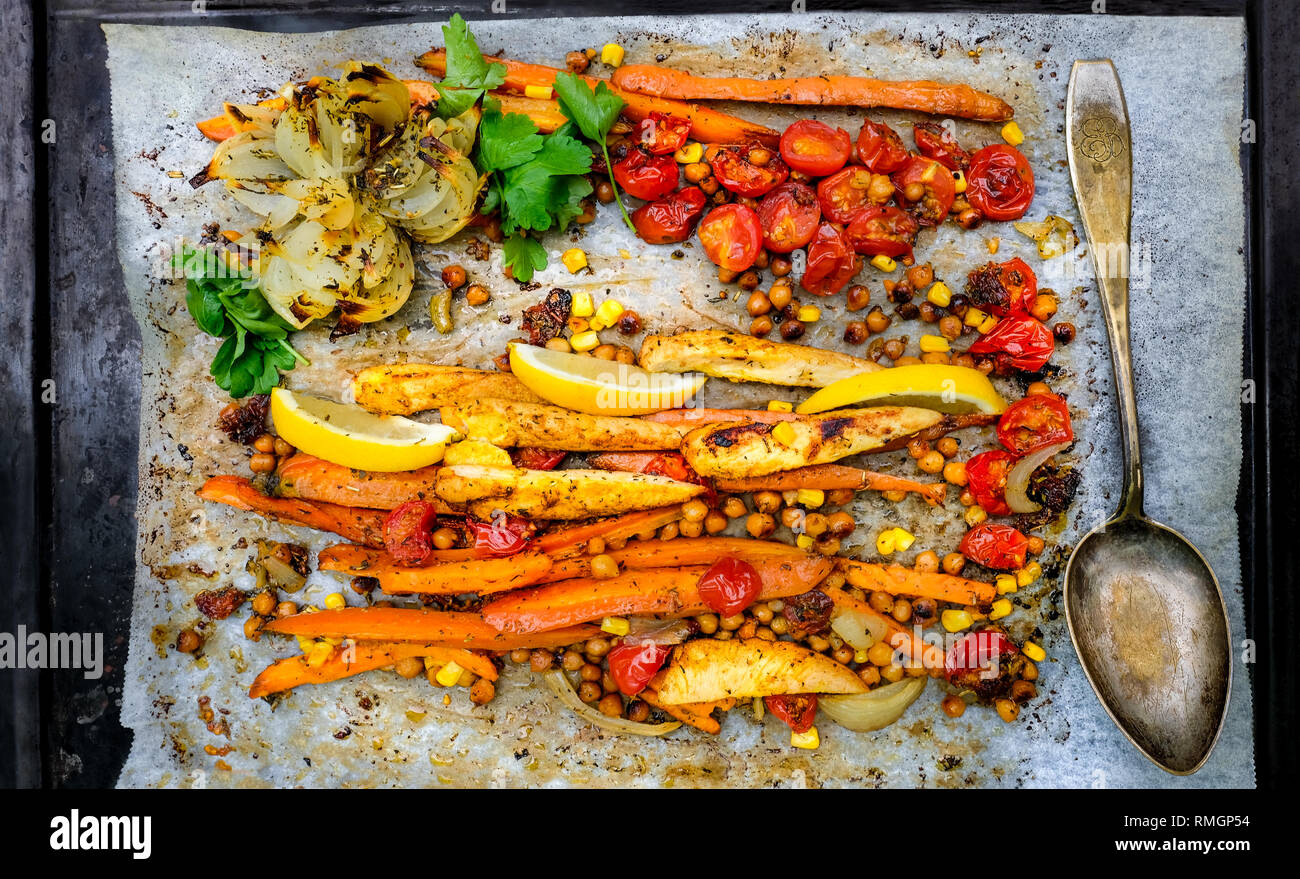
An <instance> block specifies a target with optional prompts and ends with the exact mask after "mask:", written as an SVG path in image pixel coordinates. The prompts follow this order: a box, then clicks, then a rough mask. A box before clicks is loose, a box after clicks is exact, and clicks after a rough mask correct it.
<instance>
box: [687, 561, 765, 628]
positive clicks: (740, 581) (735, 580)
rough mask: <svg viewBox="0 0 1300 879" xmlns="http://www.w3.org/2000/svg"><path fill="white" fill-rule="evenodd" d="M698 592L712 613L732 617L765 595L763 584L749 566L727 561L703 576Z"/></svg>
mask: <svg viewBox="0 0 1300 879" xmlns="http://www.w3.org/2000/svg"><path fill="white" fill-rule="evenodd" d="M698 588H699V591H700V600H701V601H703V602H704V603H705V604H706V605H707V606H708V608H709V610H711V611H713V612H714V613H720V614H722V615H723V616H728V617H729V616H734V615H736V614H738V613H740V612H741V611H742V610H744V609H745V608H747V607H749V606H750V605H751V604H753V603H754V600H755V599H756V598H758V594H759V593H760V592H762V591H763V580H762V578H760V577H759V576H758V570H757V569H755V567H754V566H753V565H751V564H750V563H749V562H746V561H741V560H740V559H736V558H724V559H719V560H718V561H716V562H714V563H713V566H712V567H710V568H709V569H708V570H707V571H705V572H704V574H703V575H701V576H700V582H699V586H698Z"/></svg>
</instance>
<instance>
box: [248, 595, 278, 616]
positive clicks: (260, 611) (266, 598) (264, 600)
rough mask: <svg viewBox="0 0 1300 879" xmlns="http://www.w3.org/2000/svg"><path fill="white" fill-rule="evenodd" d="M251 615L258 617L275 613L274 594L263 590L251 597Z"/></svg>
mask: <svg viewBox="0 0 1300 879" xmlns="http://www.w3.org/2000/svg"><path fill="white" fill-rule="evenodd" d="M252 606H253V613H255V614H257V615H259V616H264V617H265V616H270V615H271V614H272V613H274V612H275V593H274V592H273V591H271V590H270V589H264V590H262V591H261V592H259V593H257V594H256V595H254V596H253V601H252Z"/></svg>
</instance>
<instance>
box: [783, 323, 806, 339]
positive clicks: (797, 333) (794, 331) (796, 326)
mask: <svg viewBox="0 0 1300 879" xmlns="http://www.w3.org/2000/svg"><path fill="white" fill-rule="evenodd" d="M806 329H807V327H805V326H804V323H803V321H801V320H787V321H783V322H782V323H781V338H782V339H785V340H786V341H787V342H793V341H794V340H795V339H798V338H800V337H801V336H803V334H804V331H805V330H806Z"/></svg>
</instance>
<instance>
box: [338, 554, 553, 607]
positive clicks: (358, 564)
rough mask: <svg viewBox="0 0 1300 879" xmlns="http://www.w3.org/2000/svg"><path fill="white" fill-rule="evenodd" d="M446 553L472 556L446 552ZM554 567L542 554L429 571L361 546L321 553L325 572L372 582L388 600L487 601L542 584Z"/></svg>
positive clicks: (446, 563) (437, 564) (437, 563)
mask: <svg viewBox="0 0 1300 879" xmlns="http://www.w3.org/2000/svg"><path fill="white" fill-rule="evenodd" d="M445 552H454V553H459V552H471V551H470V550H445ZM553 564H554V563H553V562H552V561H551V557H550V556H548V555H546V553H543V552H536V551H525V552H521V553H517V554H515V555H512V556H509V557H507V558H487V559H476V558H467V559H449V560H434V561H432V563H431V564H425V565H418V566H412V565H402V564H398V563H397V562H396V561H395V560H394V559H393V557H392V556H390V555H389V554H388V553H386V552H383V551H380V550H368V549H365V548H364V547H360V546H347V545H344V546H332V547H329V548H327V549H323V550H321V553H320V560H319V565H320V569H321V570H322V571H339V572H343V573H347V574H352V575H354V576H357V577H373V578H375V579H376V580H378V581H379V588H380V589H382V590H384V591H385V592H387V593H388V594H390V595H406V594H422V595H461V594H464V593H467V592H474V593H477V594H479V595H489V594H491V593H493V592H505V591H507V590H509V589H519V588H521V587H523V586H530V585H532V584H534V583H537V582H540V581H541V580H542V578H543V577H545V575H546V574H547V572H549V571H550V569H551V567H552V565H553Z"/></svg>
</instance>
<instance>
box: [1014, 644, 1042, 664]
mask: <svg viewBox="0 0 1300 879" xmlns="http://www.w3.org/2000/svg"><path fill="white" fill-rule="evenodd" d="M1020 650H1021V652H1023V653H1024V654H1025V656H1028V657H1029V658H1030V659H1032V660H1033V661H1034V662H1042V661H1043V660H1044V659H1046V658H1047V651H1046V650H1044V649H1043V648H1041V647H1039V646H1038V645H1037V644H1035V643H1034V642H1033V641H1026V642H1025V643H1024V646H1023V647H1021V648H1020Z"/></svg>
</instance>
